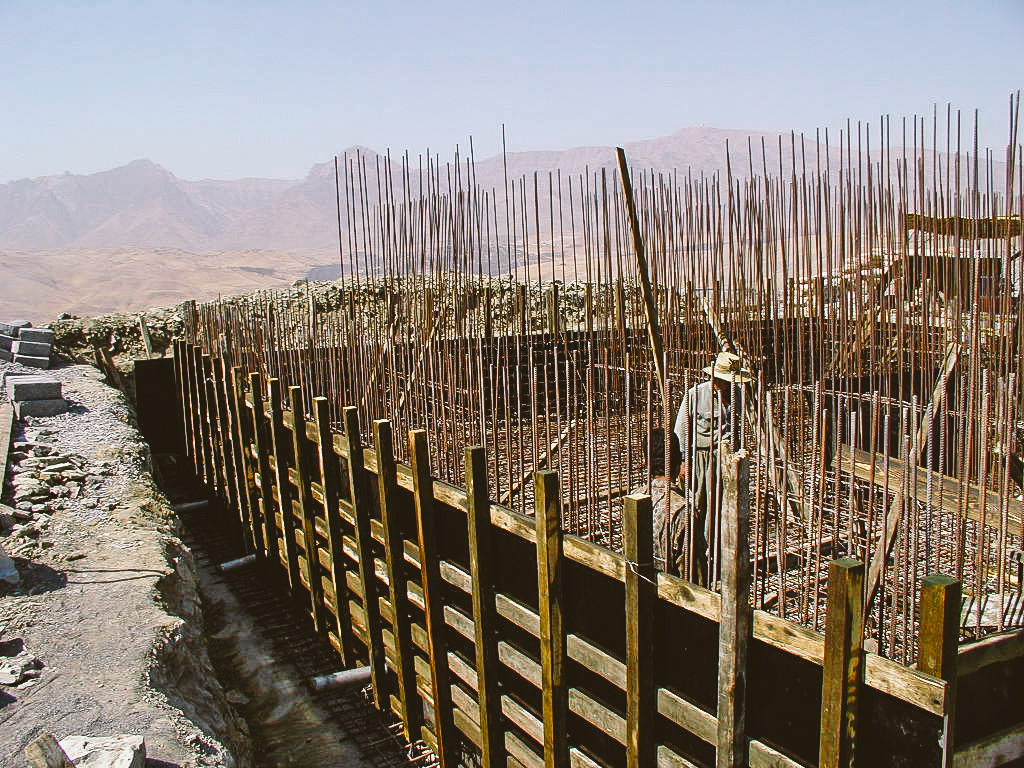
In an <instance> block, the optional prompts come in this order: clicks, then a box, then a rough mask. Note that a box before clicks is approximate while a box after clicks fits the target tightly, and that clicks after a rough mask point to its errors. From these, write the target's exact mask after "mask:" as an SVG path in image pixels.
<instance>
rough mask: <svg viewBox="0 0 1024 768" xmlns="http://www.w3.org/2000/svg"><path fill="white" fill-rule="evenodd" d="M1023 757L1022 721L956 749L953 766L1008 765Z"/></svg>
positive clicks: (981, 766)
mask: <svg viewBox="0 0 1024 768" xmlns="http://www.w3.org/2000/svg"><path fill="white" fill-rule="evenodd" d="M1022 757H1024V723H1016V724H1014V725H1012V726H1010V727H1009V728H1005V729H1003V730H1002V731H999V732H998V733H994V734H992V735H991V736H987V737H985V738H984V739H979V740H978V741H974V742H971V743H970V744H968V745H966V746H965V747H964V748H963V749H960V750H957V753H956V755H955V756H954V757H953V766H954V768H989V766H993V765H1008V764H1010V763H1014V762H1016V761H1018V760H1020V759H1021V758H1022Z"/></svg>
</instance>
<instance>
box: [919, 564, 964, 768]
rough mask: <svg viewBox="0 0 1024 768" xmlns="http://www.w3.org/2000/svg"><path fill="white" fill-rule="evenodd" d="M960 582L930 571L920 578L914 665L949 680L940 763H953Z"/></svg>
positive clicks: (944, 765)
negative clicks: (917, 634) (919, 629)
mask: <svg viewBox="0 0 1024 768" xmlns="http://www.w3.org/2000/svg"><path fill="white" fill-rule="evenodd" d="M960 588H961V587H960V582H959V581H957V580H956V579H954V578H953V577H951V576H944V575H942V574H932V575H930V576H925V577H924V580H923V581H922V582H921V631H920V635H919V637H918V660H917V668H918V669H919V670H921V671H922V672H925V673H926V674H929V675H934V676H935V677H939V678H942V679H943V680H945V681H946V682H947V683H949V692H948V693H947V700H948V701H949V704H948V705H947V709H946V715H945V716H944V717H943V723H942V766H943V768H950V766H952V765H953V749H954V748H955V745H954V744H953V723H954V722H955V715H956V712H955V709H954V705H955V704H956V677H957V671H956V662H957V652H958V651H959V643H960Z"/></svg>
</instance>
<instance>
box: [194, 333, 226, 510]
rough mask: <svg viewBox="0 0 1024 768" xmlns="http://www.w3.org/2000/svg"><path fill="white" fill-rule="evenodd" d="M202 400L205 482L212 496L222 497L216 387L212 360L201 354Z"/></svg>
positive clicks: (206, 354)
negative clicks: (205, 461) (205, 460)
mask: <svg viewBox="0 0 1024 768" xmlns="http://www.w3.org/2000/svg"><path fill="white" fill-rule="evenodd" d="M201 375H202V379H201V381H200V385H201V386H202V389H203V393H202V400H201V402H202V403H203V430H204V435H205V438H206V439H205V442H204V445H203V448H204V449H205V450H206V452H207V457H208V458H209V463H208V465H207V466H208V470H207V473H206V482H207V485H209V486H210V489H211V490H212V491H213V492H214V494H216V495H218V496H222V495H223V494H222V493H221V492H222V491H223V484H222V481H221V478H222V477H223V476H224V468H223V467H222V466H221V460H220V451H219V450H218V448H217V444H218V442H219V438H220V436H219V435H218V434H217V397H216V392H217V387H216V386H215V385H214V382H213V358H211V357H210V355H209V354H208V353H206V352H203V358H202V374H201Z"/></svg>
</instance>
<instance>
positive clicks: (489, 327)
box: [484, 285, 494, 339]
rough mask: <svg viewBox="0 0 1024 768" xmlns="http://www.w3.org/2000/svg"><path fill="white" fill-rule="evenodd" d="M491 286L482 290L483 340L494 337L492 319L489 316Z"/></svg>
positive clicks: (490, 315) (491, 298)
mask: <svg viewBox="0 0 1024 768" xmlns="http://www.w3.org/2000/svg"><path fill="white" fill-rule="evenodd" d="M492 293H493V292H492V291H491V286H490V285H488V286H486V287H485V288H484V338H485V339H489V338H491V337H492V336H493V335H494V318H493V316H492V314H491V303H492V301H493V297H492Z"/></svg>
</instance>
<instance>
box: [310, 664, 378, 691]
mask: <svg viewBox="0 0 1024 768" xmlns="http://www.w3.org/2000/svg"><path fill="white" fill-rule="evenodd" d="M368 682H370V668H369V667H355V668H353V669H343V670H342V671H341V672H332V673H331V674H329V675H320V676H319V677H314V678H312V679H311V680H310V681H309V685H310V687H311V688H312V689H313V690H314V691H326V690H330V689H332V688H348V687H350V686H353V685H366V683H368Z"/></svg>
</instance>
